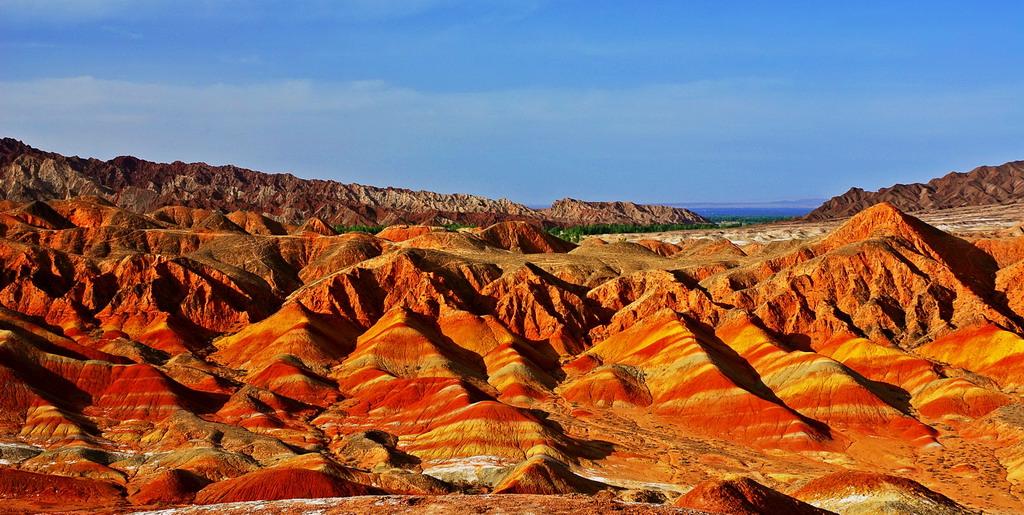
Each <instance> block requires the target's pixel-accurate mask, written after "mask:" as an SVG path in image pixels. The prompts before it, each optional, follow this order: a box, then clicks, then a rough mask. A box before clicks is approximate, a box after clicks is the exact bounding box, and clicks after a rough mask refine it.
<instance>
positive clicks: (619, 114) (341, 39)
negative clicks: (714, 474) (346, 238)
mask: <svg viewBox="0 0 1024 515" xmlns="http://www.w3.org/2000/svg"><path fill="white" fill-rule="evenodd" d="M839 4H840V3H838V2H820V1H818V2H798V1H793V2H753V1H751V2H728V1H724V2H682V1H649V2H621V1H603V0H589V1H570V0H565V1H555V0H552V1H543V0H522V1H512V0H475V1H472V2H469V1H465V2H457V1H450V0H449V1H446V0H404V1H403V0H338V1H326V0H324V1H301V0H298V1H288V2H285V1H274V0H266V1H251V2H241V1H234V0H205V1H189V0H177V1H170V0H0V135H4V136H11V137H15V138H18V139H22V140H24V141H26V142H27V143H29V144H32V145H34V146H37V147H40V148H43V149H47V150H53V151H57V152H61V153H65V154H77V155H82V156H95V157H100V158H104V159H108V158H111V157H114V156H117V155H122V154H132V155H136V156H139V157H142V158H145V159H150V160H155V161H173V160H178V159H180V160H183V161H204V162H207V163H211V164H227V163H231V164H236V165H239V166H244V167H248V168H253V169H257V170H262V171H268V172H290V173H294V174H295V175H298V176H300V177H306V178H328V179H335V180H339V181H344V182H358V183H363V184H373V185H380V186H389V185H390V186H398V187H406V188H413V189H429V190H434V191H441V192H465V193H474V194H480V195H486V196H490V197H507V198H510V199H512V200H515V201H519V202H524V203H528V204H544V203H548V202H550V201H552V200H554V199H557V198H561V197H565V196H571V197H575V198H582V199H587V200H633V201H638V202H649V203H659V202H660V203H687V202H748V201H751V202H752V201H766V200H778V199H801V198H815V197H819V198H820V197H829V196H832V195H836V194H839V193H842V192H844V191H846V190H847V189H848V188H849V187H851V186H860V187H865V188H868V189H876V188H878V187H882V186H888V185H891V184H894V183H897V182H915V181H922V180H928V179H930V178H932V177H935V176H939V175H943V174H945V173H946V172H949V171H953V170H957V171H966V170H969V169H971V168H973V167H975V166H979V165H983V164H1001V163H1003V162H1006V161H1010V160H1017V159H1024V31H1021V30H1020V29H1019V21H1020V20H1021V19H1024V4H1022V3H1019V2H974V3H967V2H942V1H934V2H847V3H843V4H844V5H839Z"/></svg>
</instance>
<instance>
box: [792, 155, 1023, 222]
mask: <svg viewBox="0 0 1024 515" xmlns="http://www.w3.org/2000/svg"><path fill="white" fill-rule="evenodd" d="M1022 199H1024V161H1011V162H1009V163H1005V164H1002V165H999V166H979V167H978V168H975V169H974V170H971V171H969V172H964V173H959V172H950V173H949V174H947V175H945V176H943V177H939V178H936V179H932V180H930V181H928V182H926V183H913V184H897V185H895V186H891V187H888V188H882V189H880V190H878V191H864V190H863V189H861V188H850V191H847V192H846V193H843V194H842V195H838V196H835V197H832V198H831V199H829V200H828V201H826V202H825V203H824V204H822V205H821V206H820V207H818V208H817V209H815V210H814V211H811V212H810V213H808V214H807V215H806V216H805V218H806V219H808V220H825V219H830V218H845V217H849V216H853V215H855V214H857V213H858V212H860V211H861V210H863V209H866V208H868V207H870V206H873V205H875V204H878V203H880V202H888V203H890V204H892V205H894V206H896V207H897V208H899V209H901V210H903V211H921V210H924V209H949V208H955V207H965V206H984V205H991V204H1008V203H1013V202H1020V201H1021V200H1022Z"/></svg>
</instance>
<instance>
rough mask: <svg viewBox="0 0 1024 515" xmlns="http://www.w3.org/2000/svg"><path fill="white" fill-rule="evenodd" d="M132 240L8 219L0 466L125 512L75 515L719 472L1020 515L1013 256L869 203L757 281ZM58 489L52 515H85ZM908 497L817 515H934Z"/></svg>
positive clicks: (289, 242) (637, 492) (750, 262)
mask: <svg viewBox="0 0 1024 515" xmlns="http://www.w3.org/2000/svg"><path fill="white" fill-rule="evenodd" d="M126 213H127V211H125V210H123V209H120V208H117V207H115V206H113V205H110V203H107V202H104V201H102V200H101V199H92V200H82V199H73V200H62V201H59V202H46V203H32V204H29V203H14V202H8V203H2V204H0V215H2V216H0V228H2V232H0V235H2V238H0V460H2V461H0V463H2V464H3V465H4V466H10V467H16V468H17V471H18V472H19V473H29V472H35V473H45V474H48V475H47V476H40V477H43V478H57V477H59V478H70V477H75V478H86V479H88V480H92V481H106V482H107V483H103V484H107V485H108V486H109V485H118V486H111V487H110V488H113V493H111V492H110V491H108V492H107V493H109V494H111V495H112V496H106V497H104V495H106V494H102V495H100V497H102V499H108V500H109V502H108V501H96V502H100V503H107V504H111V505H113V503H115V502H122V500H121V499H122V493H121V490H120V487H121V486H123V487H124V490H125V491H126V493H127V496H128V499H127V501H124V502H131V503H134V504H135V505H137V506H140V507H142V506H150V505H160V504H169V503H193V502H219V501H222V500H242V499H270V498H279V497H290V496H305V495H350V494H353V493H359V492H363V493H366V492H379V491H382V492H396V493H424V494H443V493H448V492H451V491H462V492H466V493H479V492H491V491H500V492H505V493H511V492H533V493H537V492H544V493H548V494H559V495H561V494H570V493H583V494H590V495H598V496H613V495H615V496H620V497H621V498H623V499H634V500H637V499H639V500H644V499H646V500H652V499H653V500H662V501H664V500H667V499H671V498H673V497H674V495H673V494H672V493H671V492H672V491H673V490H675V491H678V490H685V489H686V487H693V486H695V485H698V483H700V482H701V481H703V480H705V479H707V478H709V477H710V478H721V477H723V476H724V475H725V474H727V473H736V472H743V473H747V474H748V475H753V474H762V475H760V476H755V477H765V478H770V479H771V480H772V481H774V482H773V483H771V484H773V485H775V484H782V483H786V484H794V485H798V484H802V483H803V482H806V481H809V480H811V479H813V478H815V477H819V476H823V475H826V474H828V473H829V472H834V471H836V470H837V469H838V468H839V467H840V466H842V467H845V468H849V469H854V470H859V471H864V472H867V471H873V470H879V469H882V468H885V469H889V470H899V471H900V473H901V474H905V475H906V476H907V477H913V478H915V479H919V480H920V481H921V482H922V483H925V484H927V485H928V486H929V487H934V488H936V489H939V490H941V492H942V493H943V494H944V495H947V496H949V497H952V498H955V499H957V501H960V502H962V503H963V504H965V505H966V504H970V505H972V506H979V507H983V508H985V509H992V510H995V511H998V510H1003V511H1011V512H1012V511H1015V510H1016V509H1017V508H1019V506H1020V502H1019V500H1017V498H1016V497H1015V496H1016V495H1018V493H1017V492H1018V491H1019V489H1020V486H1021V485H1024V466H1022V465H1021V464H1024V424H1022V423H1021V420H1024V417H1022V416H1021V413H1020V410H1021V407H1022V406H1024V403H1021V402H1020V394H1019V391H1020V389H1021V388H1022V387H1024V383H1022V382H1021V377H1020V374H1019V369H1020V367H1019V366H1017V365H1019V363H1018V361H1020V359H1021V356H1022V355H1024V344H1021V335H1022V333H1024V331H1021V327H1022V324H1024V317H1022V314H1024V313H1022V312H1021V309H1022V306H1024V301H1022V300H1021V299H1022V298H1024V297H1021V296H1020V295H1018V293H1019V292H1018V291H1017V290H1018V288H1016V284H1017V281H1016V277H1017V275H1019V274H1020V271H1021V270H1024V267H1021V266H1020V265H1019V261H1018V260H1016V259H1015V254H1014V253H1015V252H1016V251H1015V250H1014V248H1015V247H1014V245H1016V243H1014V241H1015V239H1016V238H1018V237H1016V236H1005V237H1000V236H998V235H997V236H996V237H993V238H992V239H991V240H990V241H988V242H987V243H985V242H979V241H975V242H974V243H973V244H972V243H969V242H967V241H965V240H962V239H959V238H955V237H952V236H950V235H947V234H944V233H942V232H940V231H938V230H937V229H935V228H932V227H930V226H928V225H926V224H924V223H923V222H921V221H920V220H917V219H915V218H912V217H909V216H907V215H904V214H903V213H901V212H899V211H898V210H896V209H895V208H894V207H892V206H888V205H881V206H876V207H874V208H872V209H869V210H866V211H864V212H863V213H861V214H859V215H858V216H856V217H853V218H852V219H851V220H849V221H848V222H847V223H845V224H843V225H842V226H840V227H839V228H838V229H836V230H835V231H833V232H832V233H830V234H828V235H826V236H824V237H822V238H818V239H815V240H810V241H803V242H793V243H789V244H786V245H776V246H773V247H772V248H771V249H766V250H763V251H761V252H758V253H755V254H751V255H746V253H745V252H743V250H742V249H738V248H735V246H734V245H732V244H726V243H725V242H708V243H698V244H688V245H683V246H681V248H680V249H678V252H674V251H672V249H666V248H665V247H663V246H661V245H655V244H654V243H650V242H648V244H647V245H646V246H643V245H637V244H630V243H621V242H620V243H611V244H605V245H585V246H580V247H577V248H573V247H572V246H571V245H570V244H567V243H562V242H559V241H558V240H555V239H553V238H551V237H550V236H549V235H548V234H547V233H545V232H543V231H542V230H540V229H538V228H536V227H531V226H526V225H523V224H516V223H507V224H499V225H496V226H492V227H489V228H487V229H481V230H463V231H458V232H456V231H447V230H436V231H435V230H431V231H429V232H426V233H424V234H420V235H418V236H414V237H410V238H408V239H404V241H400V242H393V241H388V240H386V239H383V238H379V237H375V236H372V235H369V234H355V233H352V234H344V235H334V236H331V235H326V234H323V232H325V231H319V230H318V227H319V225H320V224H318V223H313V224H307V229H308V230H294V229H295V228H293V227H287V226H285V225H281V227H282V228H283V229H285V230H291V233H290V234H282V233H281V232H282V231H281V229H277V228H275V227H276V226H275V225H274V223H272V222H273V221H272V220H269V219H266V218H262V217H260V216H256V215H252V214H246V213H242V214H233V215H229V216H224V215H220V214H216V213H210V212H204V211H201V210H195V209H191V208H189V209H172V208H167V209H161V210H159V211H157V212H154V213H152V214H151V215H149V216H141V215H134V216H133V215H131V214H126ZM232 220H235V221H232ZM320 228H321V229H322V227H320ZM395 232H396V234H397V233H398V232H399V231H398V230H397V229H396V230H395ZM395 239H403V238H402V237H400V236H395ZM673 248H676V247H673ZM510 249H511V250H510ZM651 249H661V250H663V252H661V253H660V254H659V253H657V252H655V251H653V250H651ZM567 250H571V252H566V251H567ZM524 252H532V253H524ZM662 254H664V255H662ZM669 254H672V255H671V257H666V256H667V255H669ZM967 457H969V459H968V458H967ZM939 458H942V459H939ZM346 467H350V468H346ZM972 467H973V468H972ZM19 477H21V476H19ZM33 477H35V476H24V478H28V479H25V481H27V482H28V483H26V484H32V482H31V481H29V479H31V478H33ZM585 477H586V478H592V479H585ZM950 477H955V478H956V481H955V484H956V487H955V488H954V487H949V486H944V485H952V484H954V483H953V482H950V481H949V478H950ZM296 478H299V479H296ZM303 478H305V479H308V481H305V479H303ZM32 481H35V479H32ZM46 481H49V479H47V480H46ZM54 481H58V482H59V481H63V479H54ZM302 481H305V482H304V483H303V485H305V486H302V485H299V486H295V485H296V484H298V483H300V482H302ZM12 484H14V483H12ZM46 484H50V483H46ZM54 484H55V485H56V483H54ZM61 484H63V483H61ZM88 484H92V483H88ZM68 485H69V486H68V487H67V488H68V489H69V492H71V493H70V494H69V496H70V497H69V499H71V501H70V502H71V503H72V504H73V506H70V507H69V508H68V509H77V508H82V509H87V508H91V507H94V506H95V505H96V504H95V503H94V501H93V500H90V499H91V498H90V497H88V496H83V495H80V494H78V493H75V492H78V491H79V490H80V488H79V487H81V486H82V485H81V484H78V483H68ZM610 485H615V486H614V487H612V486H610ZM59 486H60V485H57V486H55V488H57V487H59ZM897 486H898V485H897ZM960 487H962V488H960ZM102 488H106V487H102ZM880 488H881V487H880ZM885 488H889V487H884V488H883V490H884V489H885ZM894 488H895V487H894ZM908 488H909V489H908ZM914 488H915V487H906V485H904V486H901V487H899V488H897V489H896V491H897V493H896V494H892V493H891V492H890V491H889V490H885V492H890V493H883V494H878V495H876V494H874V493H871V492H868V493H864V492H861V491H859V490H858V491H857V492H855V493H854V494H847V493H844V492H845V491H840V490H839V489H832V490H829V491H828V492H827V493H822V494H818V493H816V494H814V496H812V497H813V498H811V497H808V499H811V502H812V504H814V503H817V504H819V505H820V507H824V508H826V509H831V508H828V505H827V503H828V502H833V501H836V502H838V501H837V500H842V499H843V498H845V497H849V495H865V496H868V497H870V498H871V499H876V497H877V498H878V499H883V500H884V499H890V498H894V499H897V500H899V502H904V501H906V502H910V503H912V505H913V506H918V507H920V506H924V504H921V503H924V502H925V501H922V500H921V499H924V498H929V499H930V497H927V495H926V494H922V493H921V492H919V491H918V490H915V489H914ZM374 489H376V490H374ZM602 490H607V491H606V492H601V491H602ZM196 492H200V494H199V495H198V496H196ZM693 492H696V493H693ZM693 492H691V494H692V495H689V496H687V497H688V498H689V499H690V500H691V501H692V500H694V499H697V497H698V496H699V495H704V494H707V495H706V496H705V497H704V498H702V499H704V500H702V501H700V502H702V503H704V505H703V506H705V507H706V508H708V509H710V508H711V507H713V506H718V507H719V508H715V509H729V510H734V511H735V510H741V509H762V510H763V509H764V508H763V506H762V505H763V504H764V503H766V502H769V501H770V502H776V501H777V502H783V501H785V499H787V498H785V497H781V498H780V497H777V496H775V495H774V494H773V493H772V492H771V491H768V490H766V489H763V488H762V487H760V486H755V485H753V484H749V483H746V482H728V481H727V482H722V483H707V484H705V485H703V486H698V487H697V488H696V489H694V490H693ZM899 492H902V493H899ZM915 492H916V493H915ZM18 495H21V494H18ZM26 495H28V494H26ZM779 495H781V494H779ZM921 495H924V496H925V497H921ZM879 496H881V497H879ZM886 496H888V497H886ZM893 496H895V497H893ZM100 497H97V499H99V498H100ZM33 499H36V498H33ZM115 499H116V500H115ZM772 499H775V501H772ZM908 499H909V500H908ZM915 499H917V500H915ZM805 500H806V499H805ZM876 500H877V499H876ZM939 501H941V499H939ZM939 501H936V502H939ZM18 502H19V503H23V504H19V505H18V507H19V508H18V509H24V510H26V511H32V510H41V509H51V508H52V506H53V505H51V504H46V502H47V501H46V499H42V500H40V499H36V500H35V501H33V500H32V499H27V498H24V497H19V500H18ZM687 502H689V501H687ZM694 502H696V501H694ZM785 502H790V501H785ZM872 502H874V501H872ZM884 502H889V501H884ZM24 503H28V504H24ZM32 503H35V504H32ZM90 503H93V504H90ZM715 503H717V504H715ZM758 503H761V504H758ZM913 503H918V504H913ZM118 506H120V505H118ZM722 506H727V507H726V508H721V507H722ZM750 506H754V507H755V508H750ZM757 506H761V508H756V507H757ZM798 506H799V505H798ZM880 506H881V505H880ZM793 509H796V508H793ZM800 509H806V507H805V506H804V507H802V508H800ZM844 509H845V508H844ZM950 509H953V508H950ZM1018 511H1019V510H1018Z"/></svg>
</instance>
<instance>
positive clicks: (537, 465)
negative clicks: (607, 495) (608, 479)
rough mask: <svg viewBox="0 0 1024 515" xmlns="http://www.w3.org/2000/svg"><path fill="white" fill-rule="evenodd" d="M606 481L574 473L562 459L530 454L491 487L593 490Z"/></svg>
mask: <svg viewBox="0 0 1024 515" xmlns="http://www.w3.org/2000/svg"><path fill="white" fill-rule="evenodd" d="M610 488H611V487H609V486H608V485H606V484H604V483H601V482H598V481H591V480H589V479H587V478H585V477H580V476H578V475H576V474H574V473H573V472H572V471H571V470H569V467H567V466H566V465H565V464H564V463H562V462H560V461H558V460H556V459H554V458H550V457H548V456H544V455H539V456H534V457H533V458H530V459H528V460H526V461H524V462H522V463H520V464H519V465H517V466H516V467H515V468H514V469H512V470H510V471H509V472H508V474H507V475H506V476H505V477H504V478H502V480H501V481H499V482H498V484H497V485H495V487H494V493H496V494H543V495H559V494H591V495H592V494H595V493H597V492H600V491H601V490H606V489H610Z"/></svg>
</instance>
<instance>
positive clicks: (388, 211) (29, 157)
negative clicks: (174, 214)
mask: <svg viewBox="0 0 1024 515" xmlns="http://www.w3.org/2000/svg"><path fill="white" fill-rule="evenodd" d="M78 196H97V197H101V198H104V199H107V200H109V201H110V202H112V203H114V204H115V205H117V206H120V207H123V208H126V209H127V210H129V211H133V212H136V213H145V212H151V211H155V210H157V209H159V208H161V207H168V206H185V207H190V208H194V209H204V210H211V211H218V212H223V213H228V212H233V211H249V212H253V213H257V214H260V215H266V216H269V217H270V218H273V219H274V220H276V221H278V222H285V223H291V224H298V223H302V222H304V221H306V220H307V219H310V218H313V217H318V218H321V219H323V220H324V221H326V222H328V223H330V224H340V225H357V224H364V225H395V224H403V223H405V224H430V225H445V224H462V225H476V226H486V225H490V224H493V223H496V222H503V221H528V222H531V223H534V224H538V225H559V226H571V225H586V224H608V223H633V224H654V223H687V224H692V223H705V222H707V220H706V219H704V218H703V217H701V216H700V215H697V214H696V213H693V212H691V211H688V210H686V209H681V208H673V207H665V206H646V205H637V204H633V203H630V202H583V201H578V200H570V199H564V200H562V201H559V202H556V203H555V205H554V206H552V208H551V209H547V210H534V209H531V208H529V207H526V206H524V205H521V204H517V203H515V202H512V201H510V200H508V199H498V200H492V199H488V198H484V197H479V196H474V195H466V194H461V193H454V194H441V193H434V192H430V191H412V190H407V189H401V188H390V187H389V188H378V187H374V186H364V185H360V184H342V183H339V182H334V181H324V180H317V179H300V178H298V177H295V176H293V175H291V174H267V173H262V172H257V171H253V170H246V169H243V168H238V167H235V166H210V165H207V164H205V163H183V162H180V161H176V162H174V163H153V162H149V161H144V160H141V159H137V158H135V157H131V156H122V157H117V158H114V159H111V160H110V161H100V160H98V159H83V158H79V157H65V156H62V155H60V154H55V153H52V152H44V151H41V150H38V149H35V148H32V147H30V146H28V145H25V144H24V143H22V142H20V141H18V140H15V139H12V138H4V139H2V140H0V199H4V200H11V201H17V202H30V201H33V200H51V199H66V198H70V197H78Z"/></svg>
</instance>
